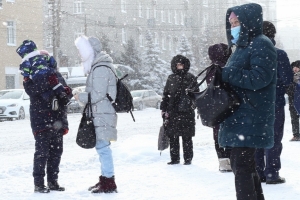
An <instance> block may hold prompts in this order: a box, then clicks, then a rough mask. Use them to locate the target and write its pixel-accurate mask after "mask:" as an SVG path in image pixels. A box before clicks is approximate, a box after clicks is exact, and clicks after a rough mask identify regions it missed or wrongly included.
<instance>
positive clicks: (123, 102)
mask: <svg viewBox="0 0 300 200" xmlns="http://www.w3.org/2000/svg"><path fill="white" fill-rule="evenodd" d="M101 66H104V67H107V68H109V69H111V68H110V67H108V66H105V65H101ZM111 70H112V69H111ZM112 72H113V73H114V75H115V77H116V78H117V95H116V99H115V101H114V100H113V99H112V98H111V96H110V95H109V94H106V96H107V98H108V99H109V101H110V102H111V104H112V106H113V107H114V109H115V110H116V112H117V113H123V112H127V113H128V112H130V114H131V117H132V119H133V121H135V119H134V116H133V114H132V111H133V103H132V101H133V98H132V96H131V93H130V91H129V89H128V87H127V86H126V85H125V84H124V83H123V82H122V80H123V79H124V78H126V77H127V76H128V74H126V75H124V76H123V77H122V78H118V77H117V75H116V74H115V72H114V71H113V70H112Z"/></svg>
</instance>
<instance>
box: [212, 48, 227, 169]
mask: <svg viewBox="0 0 300 200" xmlns="http://www.w3.org/2000/svg"><path fill="white" fill-rule="evenodd" d="M231 53H232V51H231V49H229V48H228V45H227V44H224V43H219V44H214V45H211V46H210V47H209V48H208V56H209V59H210V60H211V64H212V65H218V66H220V67H224V66H225V64H226V62H227V60H228V58H229V57H230V55H231ZM213 74H214V71H210V72H207V79H206V82H207V84H209V83H210V82H211V81H212V79H213ZM219 128H220V126H219V125H217V126H215V127H214V128H213V134H214V141H215V149H216V152H217V156H218V160H219V171H220V172H232V169H231V166H230V152H231V148H223V147H220V145H219V142H218V135H219Z"/></svg>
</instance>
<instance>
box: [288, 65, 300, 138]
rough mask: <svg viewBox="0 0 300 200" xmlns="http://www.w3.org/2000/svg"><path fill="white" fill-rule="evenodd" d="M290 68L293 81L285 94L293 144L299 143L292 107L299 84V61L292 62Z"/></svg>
mask: <svg viewBox="0 0 300 200" xmlns="http://www.w3.org/2000/svg"><path fill="white" fill-rule="evenodd" d="M291 67H292V70H293V73H294V79H293V83H291V84H290V85H289V86H288V87H287V89H286V93H287V95H288V101H289V110H290V115H291V123H292V132H293V138H292V139H291V140H290V141H291V142H293V141H300V131H299V114H298V112H297V111H296V109H295V106H294V96H295V90H296V85H297V84H298V83H299V80H300V60H296V61H295V62H292V63H291Z"/></svg>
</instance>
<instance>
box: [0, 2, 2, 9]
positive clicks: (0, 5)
mask: <svg viewBox="0 0 300 200" xmlns="http://www.w3.org/2000/svg"><path fill="white" fill-rule="evenodd" d="M0 9H2V0H0Z"/></svg>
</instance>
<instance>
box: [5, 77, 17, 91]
mask: <svg viewBox="0 0 300 200" xmlns="http://www.w3.org/2000/svg"><path fill="white" fill-rule="evenodd" d="M15 79H16V78H15V75H14V74H6V75H5V83H6V89H15V87H16V86H15Z"/></svg>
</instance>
